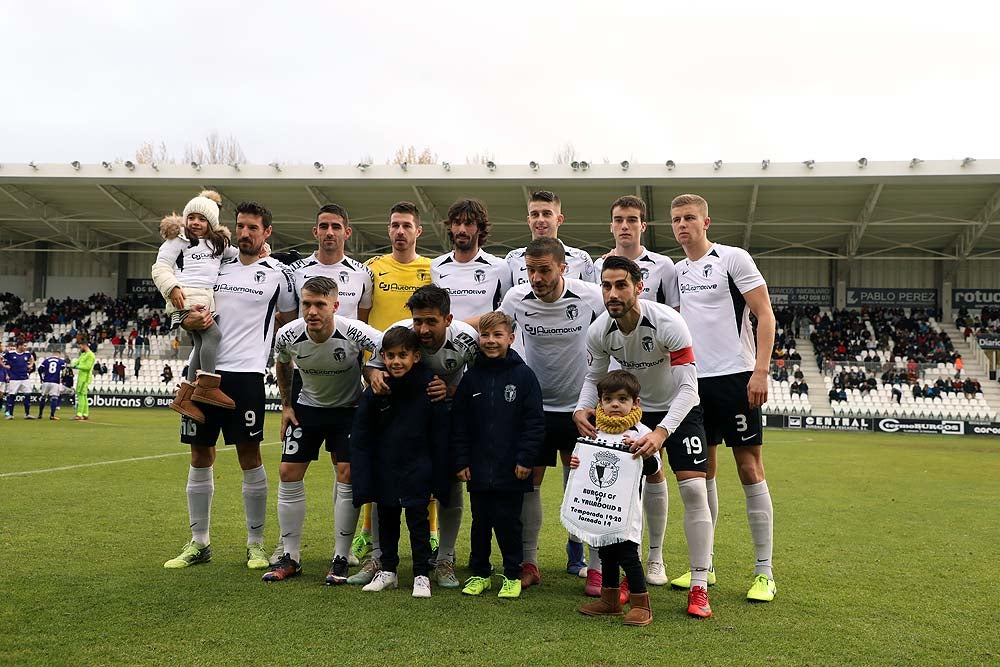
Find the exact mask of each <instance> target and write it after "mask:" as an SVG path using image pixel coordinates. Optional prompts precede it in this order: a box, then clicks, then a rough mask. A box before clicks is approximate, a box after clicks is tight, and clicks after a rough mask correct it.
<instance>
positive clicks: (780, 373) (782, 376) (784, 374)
mask: <svg viewBox="0 0 1000 667" xmlns="http://www.w3.org/2000/svg"><path fill="white" fill-rule="evenodd" d="M771 377H772V378H774V381H775V382H786V381H787V380H788V371H786V370H785V369H784V368H782V367H778V368H775V369H774V372H773V373H771Z"/></svg>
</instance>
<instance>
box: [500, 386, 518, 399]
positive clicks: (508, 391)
mask: <svg viewBox="0 0 1000 667" xmlns="http://www.w3.org/2000/svg"><path fill="white" fill-rule="evenodd" d="M503 398H504V400H505V401H507V402H508V403H513V402H514V401H515V400H516V399H517V387H516V386H515V385H512V384H509V385H507V386H506V387H504V388H503Z"/></svg>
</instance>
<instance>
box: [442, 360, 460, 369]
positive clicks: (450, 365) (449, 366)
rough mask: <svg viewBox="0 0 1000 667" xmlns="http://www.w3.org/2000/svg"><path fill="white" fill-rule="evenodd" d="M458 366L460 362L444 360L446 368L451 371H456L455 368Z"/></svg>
mask: <svg viewBox="0 0 1000 667" xmlns="http://www.w3.org/2000/svg"><path fill="white" fill-rule="evenodd" d="M457 365H458V362H457V361H455V360H454V359H445V360H444V367H445V368H447V369H448V370H449V371H450V370H454V368H455V366H457Z"/></svg>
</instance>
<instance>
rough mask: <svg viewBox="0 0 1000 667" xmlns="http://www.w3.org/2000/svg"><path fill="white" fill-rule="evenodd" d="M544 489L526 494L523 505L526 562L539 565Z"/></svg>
mask: <svg viewBox="0 0 1000 667" xmlns="http://www.w3.org/2000/svg"><path fill="white" fill-rule="evenodd" d="M541 489H542V487H540V486H536V487H534V490H533V491H532V492H531V493H526V494H524V504H523V505H521V527H522V531H521V542H522V550H523V551H524V555H523V558H524V562H525V563H531V564H532V565H538V536H539V535H540V534H541V532H542V491H541Z"/></svg>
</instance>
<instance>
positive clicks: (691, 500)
mask: <svg viewBox="0 0 1000 667" xmlns="http://www.w3.org/2000/svg"><path fill="white" fill-rule="evenodd" d="M677 487H678V488H679V489H680V492H681V500H682V501H683V502H684V534H685V536H686V537H687V544H688V561H689V562H690V564H691V586H692V587H694V586H701V587H703V588H707V587H708V569H709V567H711V563H712V559H711V554H712V542H713V539H714V533H713V530H712V513H711V512H710V511H709V510H708V493H707V492H706V490H705V478H704V477H692V478H691V479H685V480H681V481H679V482H677Z"/></svg>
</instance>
